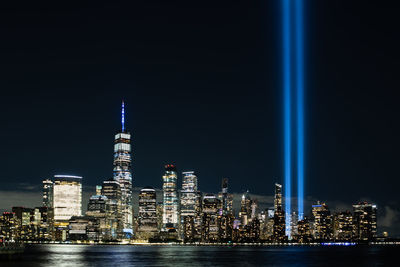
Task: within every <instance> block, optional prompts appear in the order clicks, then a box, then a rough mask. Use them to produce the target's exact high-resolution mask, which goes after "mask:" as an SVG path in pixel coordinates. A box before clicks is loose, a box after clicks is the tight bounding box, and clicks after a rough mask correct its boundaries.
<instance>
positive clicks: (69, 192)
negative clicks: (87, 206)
mask: <svg viewBox="0 0 400 267" xmlns="http://www.w3.org/2000/svg"><path fill="white" fill-rule="evenodd" d="M53 202H54V220H55V221H56V222H60V221H68V220H69V219H70V218H71V217H72V216H81V215H82V177H81V176H73V175H55V176H54V185H53Z"/></svg>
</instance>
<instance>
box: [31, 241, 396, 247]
mask: <svg viewBox="0 0 400 267" xmlns="http://www.w3.org/2000/svg"><path fill="white" fill-rule="evenodd" d="M24 244H26V245H66V246H68V245H86V246H138V247H146V246H149V247H150V246H182V247H330V246H333V247H339V246H340V247H376V246H399V245H400V241H394V242H371V243H368V244H367V243H355V242H324V243H186V244H184V243H173V242H171V243H165V242H163V243H140V242H129V243H123V242H121V243H90V242H24Z"/></svg>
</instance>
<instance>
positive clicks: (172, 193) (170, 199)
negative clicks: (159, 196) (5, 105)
mask: <svg viewBox="0 0 400 267" xmlns="http://www.w3.org/2000/svg"><path fill="white" fill-rule="evenodd" d="M177 180H178V176H177V172H176V167H175V165H172V164H167V165H165V174H164V176H163V192H164V195H163V196H164V199H163V230H165V231H167V230H170V229H177V228H178V193H177V190H176V182H177Z"/></svg>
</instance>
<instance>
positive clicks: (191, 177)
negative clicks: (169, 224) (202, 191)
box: [180, 171, 197, 217]
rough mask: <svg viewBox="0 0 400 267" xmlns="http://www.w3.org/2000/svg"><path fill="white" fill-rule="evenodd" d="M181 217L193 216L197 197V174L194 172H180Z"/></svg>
mask: <svg viewBox="0 0 400 267" xmlns="http://www.w3.org/2000/svg"><path fill="white" fill-rule="evenodd" d="M182 175H183V178H182V191H181V199H180V200H181V207H180V208H181V217H185V216H195V214H196V198H197V176H196V175H195V174H194V172H192V171H191V172H183V173H182Z"/></svg>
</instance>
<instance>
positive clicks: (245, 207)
mask: <svg viewBox="0 0 400 267" xmlns="http://www.w3.org/2000/svg"><path fill="white" fill-rule="evenodd" d="M250 217H251V199H250V195H249V191H246V193H245V194H243V195H242V200H241V202H240V212H239V218H240V220H241V224H242V226H245V225H247V223H248V222H249V219H250Z"/></svg>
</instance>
